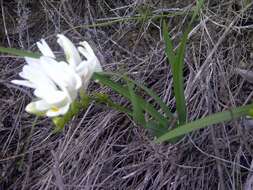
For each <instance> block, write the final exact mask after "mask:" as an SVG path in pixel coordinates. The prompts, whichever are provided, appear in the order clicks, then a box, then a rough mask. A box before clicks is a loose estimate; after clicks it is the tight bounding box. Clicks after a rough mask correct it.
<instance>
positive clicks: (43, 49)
mask: <svg viewBox="0 0 253 190" xmlns="http://www.w3.org/2000/svg"><path fill="white" fill-rule="evenodd" d="M37 46H38V48H39V50H40V51H41V53H42V54H43V55H44V56H48V57H52V58H55V55H54V53H53V51H52V50H51V48H50V47H49V46H48V44H47V42H46V41H45V40H44V39H41V40H40V42H37Z"/></svg>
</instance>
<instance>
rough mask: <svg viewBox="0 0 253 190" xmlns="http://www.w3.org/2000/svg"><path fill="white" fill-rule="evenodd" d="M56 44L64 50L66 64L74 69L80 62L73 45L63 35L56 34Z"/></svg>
mask: <svg viewBox="0 0 253 190" xmlns="http://www.w3.org/2000/svg"><path fill="white" fill-rule="evenodd" d="M57 37H58V40H57V42H58V44H59V45H60V46H61V47H62V49H63V50H64V53H65V56H66V59H67V62H68V63H69V64H70V66H71V67H72V68H75V67H76V66H77V65H78V64H79V63H80V62H81V61H82V60H81V57H80V55H79V53H78V50H77V49H76V47H75V45H74V44H73V43H72V42H71V41H70V40H69V39H68V38H67V37H66V36H64V35H62V34H58V35H57Z"/></svg>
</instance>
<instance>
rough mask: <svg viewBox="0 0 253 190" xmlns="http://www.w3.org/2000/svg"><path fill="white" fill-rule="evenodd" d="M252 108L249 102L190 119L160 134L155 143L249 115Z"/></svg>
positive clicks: (252, 105)
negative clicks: (190, 120)
mask: <svg viewBox="0 0 253 190" xmlns="http://www.w3.org/2000/svg"><path fill="white" fill-rule="evenodd" d="M252 108H253V104H249V105H246V106H240V107H237V108H233V109H230V110H227V111H223V112H219V113H215V114H212V115H209V116H206V117H204V118H202V119H198V120H195V121H192V122H190V123H187V124H184V125H181V126H178V128H176V129H173V130H171V131H169V132H168V133H166V134H164V135H162V136H161V137H159V138H158V139H156V142H157V143H161V142H164V141H169V140H173V139H174V138H177V137H180V136H182V135H185V134H188V133H190V132H192V131H195V130H197V129H201V128H204V127H208V126H210V125H213V124H217V123H221V122H225V121H230V120H233V119H237V118H240V117H242V116H246V115H249V112H250V110H251V109H252Z"/></svg>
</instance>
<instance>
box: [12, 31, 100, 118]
mask: <svg viewBox="0 0 253 190" xmlns="http://www.w3.org/2000/svg"><path fill="white" fill-rule="evenodd" d="M57 37H58V40H57V42H58V43H59V45H60V46H61V47H62V48H63V50H64V53H65V57H66V62H65V61H57V60H56V57H55V55H54V53H53V51H52V50H51V48H50V47H49V46H48V44H47V43H46V41H45V40H44V39H42V40H41V41H40V42H37V46H38V48H39V50H40V51H41V53H42V54H43V55H42V56H41V57H40V58H38V59H35V58H28V57H25V60H26V62H27V65H25V66H24V67H23V70H22V72H21V73H20V74H19V75H20V76H21V77H22V78H23V79H24V80H13V81H12V83H14V84H17V85H22V86H26V87H29V88H33V89H34V95H35V96H36V97H37V99H38V100H36V101H34V102H31V103H30V104H28V105H27V106H26V111H27V112H29V113H42V114H45V115H47V116H48V117H54V116H58V115H64V114H65V113H66V112H67V111H68V110H69V107H70V105H71V103H72V102H73V101H74V100H75V99H76V97H77V94H78V91H79V89H80V88H81V87H82V86H84V87H85V88H86V87H87V86H88V83H89V80H90V78H91V76H92V74H93V73H94V72H101V71H102V67H101V65H100V62H99V60H98V59H97V57H96V55H95V54H94V52H93V50H92V48H91V47H90V45H89V44H88V43H87V42H85V41H84V42H81V43H80V47H78V48H76V47H75V45H74V44H73V43H72V42H71V41H70V40H69V39H68V38H67V37H65V36H64V35H61V34H59V35H57ZM79 52H80V53H81V54H82V55H83V56H84V57H85V59H84V60H82V59H81V56H80V54H79Z"/></svg>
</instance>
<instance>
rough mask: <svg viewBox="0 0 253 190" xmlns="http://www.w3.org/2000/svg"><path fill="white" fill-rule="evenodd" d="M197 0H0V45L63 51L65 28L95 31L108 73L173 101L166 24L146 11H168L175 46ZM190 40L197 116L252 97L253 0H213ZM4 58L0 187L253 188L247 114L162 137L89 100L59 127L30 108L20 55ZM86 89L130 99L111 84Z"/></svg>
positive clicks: (73, 34) (93, 39) (75, 32)
mask: <svg viewBox="0 0 253 190" xmlns="http://www.w3.org/2000/svg"><path fill="white" fill-rule="evenodd" d="M193 5H194V1H193V0H181V1H179V0H177V1H175V0H174V1H172V0H171V1H170V0H157V1H154V0H153V1H152V0H135V1H134V0H103V1H100V0H83V1H82V0H66V1H50V0H41V1H35V0H34V1H33V0H30V1H29V0H19V1H14V0H9V1H7V0H1V1H0V6H1V17H0V25H1V27H0V43H1V45H3V46H5V47H16V48H21V49H26V50H33V51H37V49H36V45H35V42H37V41H38V40H40V39H41V38H45V39H46V40H47V41H48V42H49V44H50V46H51V47H53V48H54V49H56V50H60V49H59V47H58V46H57V43H56V38H55V36H56V34H57V33H63V34H65V35H66V36H68V37H69V38H70V39H71V40H73V41H74V42H75V43H77V42H79V41H80V40H87V41H88V42H89V43H90V44H91V45H92V46H93V47H94V49H96V53H97V55H98V57H99V59H100V61H101V63H102V65H103V68H104V69H105V70H106V71H116V72H120V73H127V74H128V75H129V76H131V77H132V78H134V79H136V80H138V81H139V82H141V83H143V84H145V85H147V86H148V87H150V88H152V89H153V90H155V91H156V92H157V93H158V94H159V95H160V97H161V98H162V99H163V100H164V102H166V104H167V105H168V106H170V107H171V108H172V109H174V106H175V101H174V99H173V94H172V87H171V85H172V80H171V69H170V66H169V65H168V64H167V62H166V58H165V54H164V42H163V40H162V37H161V23H162V22H161V19H159V18H152V19H151V18H150V16H157V15H160V14H162V13H163V14H170V16H169V17H167V18H166V20H167V21H168V23H169V25H170V34H171V36H172V37H173V39H174V41H175V44H177V43H178V40H179V39H180V37H181V35H182V31H183V29H184V27H185V25H186V24H187V23H188V22H189V17H190V16H189V15H190V13H191V10H192V7H193ZM129 17H130V18H134V19H129ZM115 20H116V21H115ZM189 38H190V39H189V43H188V45H187V51H186V57H185V72H184V74H185V78H186V80H185V84H186V86H185V94H186V97H187V104H188V113H189V120H194V119H196V118H200V117H203V116H205V115H208V114H211V113H215V112H218V111H222V110H225V109H228V108H230V107H234V106H239V105H242V104H247V103H249V102H251V99H252V95H253V93H252V89H253V87H252V84H251V83H250V82H249V81H248V80H247V79H245V78H243V77H242V76H241V75H239V74H238V73H237V72H236V68H241V69H247V70H252V69H253V68H252V65H253V64H252V63H253V5H252V2H251V1H250V0H221V1H218V0H213V1H205V5H204V8H203V10H202V12H201V15H200V17H199V18H198V19H197V20H196V22H195V23H194V29H193V30H192V31H191V33H190V36H189ZM0 60H1V64H0V89H1V90H0V189H89V190H90V189H105V190H107V189H108V190H112V189H115V190H118V189H124V190H125V189H129V190H132V189H140V190H141V189H143V190H152V189H153V190H158V189H164V190H165V189H169V190H170V189H171V190H202V189H203V190H207V189H208V190H209V189H210V190H211V189H212V190H217V189H221V190H227V189H229V190H230V189H233V190H238V189H246V190H250V189H253V187H251V185H252V184H253V176H252V171H253V165H252V157H253V146H252V145H253V138H252V135H253V130H252V127H253V124H252V121H251V120H249V119H246V118H242V119H240V120H234V121H232V122H229V123H223V124H219V125H215V126H212V127H211V126H210V127H208V128H206V129H203V130H200V131H197V132H194V133H191V134H190V135H188V136H186V137H185V138H183V139H182V140H181V141H180V142H178V143H176V144H169V143H167V144H161V145H158V144H155V143H154V142H153V141H152V137H151V136H150V135H149V133H148V132H147V131H145V130H144V129H142V128H140V127H138V126H136V124H134V123H133V122H132V121H131V118H128V117H127V116H126V115H124V114H121V113H118V112H117V111H113V110H110V109H108V108H106V107H104V106H98V105H94V104H91V105H90V106H89V108H88V109H87V110H86V111H83V112H81V113H80V114H79V116H78V117H76V118H74V119H73V121H71V123H69V124H68V125H67V126H66V128H65V129H64V131H63V133H62V134H60V135H59V134H58V135H53V134H52V133H51V132H52V129H53V125H52V123H51V121H50V120H49V119H47V118H39V119H38V120H36V119H35V117H34V116H32V115H30V114H27V113H25V112H24V108H25V106H26V104H27V103H28V102H29V101H31V98H32V92H31V91H30V90H29V89H23V88H19V87H17V86H14V85H13V84H11V83H10V80H12V79H14V78H17V76H18V72H19V71H20V70H21V68H22V66H23V64H25V62H24V60H23V59H21V58H18V57H13V56H9V55H3V54H1V55H0ZM89 88H90V90H96V91H99V92H106V93H109V94H111V95H112V96H113V98H114V99H115V101H118V102H121V103H122V104H124V105H126V106H127V105H128V103H127V102H126V101H125V100H124V99H123V98H121V97H119V96H117V95H115V94H114V93H113V92H111V91H110V89H106V88H104V87H99V85H97V84H91V85H90V87H89ZM34 124H35V126H34V128H33V127H32V126H33V125H34Z"/></svg>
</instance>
